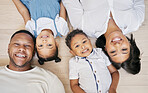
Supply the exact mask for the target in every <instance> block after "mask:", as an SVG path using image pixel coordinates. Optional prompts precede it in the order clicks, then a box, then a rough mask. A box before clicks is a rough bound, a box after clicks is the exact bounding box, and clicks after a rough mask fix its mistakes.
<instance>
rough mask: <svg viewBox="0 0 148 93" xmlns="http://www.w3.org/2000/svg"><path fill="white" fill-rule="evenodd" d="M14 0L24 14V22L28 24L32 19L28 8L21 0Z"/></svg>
mask: <svg viewBox="0 0 148 93" xmlns="http://www.w3.org/2000/svg"><path fill="white" fill-rule="evenodd" d="M12 1H13V3H14V4H15V6H16V8H17V10H18V11H19V13H20V14H21V15H22V17H23V19H24V22H25V24H26V23H27V21H28V20H31V17H30V14H29V11H28V9H27V8H26V7H25V6H24V4H23V3H22V2H21V1H20V0H12Z"/></svg>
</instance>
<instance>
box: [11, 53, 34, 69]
mask: <svg viewBox="0 0 148 93" xmlns="http://www.w3.org/2000/svg"><path fill="white" fill-rule="evenodd" d="M9 58H10V62H12V64H13V65H14V66H15V67H18V68H23V67H25V66H26V65H28V64H30V63H31V61H32V59H33V56H32V58H31V59H30V60H29V61H27V62H26V63H25V64H23V65H21V66H20V65H17V64H16V62H15V61H14V60H13V58H12V57H10V55H9Z"/></svg>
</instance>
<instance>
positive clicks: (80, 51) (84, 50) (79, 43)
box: [70, 34, 92, 57]
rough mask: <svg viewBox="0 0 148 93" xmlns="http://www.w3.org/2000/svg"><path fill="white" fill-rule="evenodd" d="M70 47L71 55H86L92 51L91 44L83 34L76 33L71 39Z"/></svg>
mask: <svg viewBox="0 0 148 93" xmlns="http://www.w3.org/2000/svg"><path fill="white" fill-rule="evenodd" d="M71 49H72V50H71V51H70V52H71V53H72V54H73V55H77V56H80V57H87V56H89V55H90V53H91V51H92V45H91V42H90V40H89V39H88V38H87V37H86V36H85V35H82V34H77V35H75V36H74V37H73V38H72V40H71Z"/></svg>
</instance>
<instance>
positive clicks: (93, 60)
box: [69, 48, 112, 93]
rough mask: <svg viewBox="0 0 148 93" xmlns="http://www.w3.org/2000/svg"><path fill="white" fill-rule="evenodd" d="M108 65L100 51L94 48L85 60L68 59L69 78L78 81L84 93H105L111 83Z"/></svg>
mask: <svg viewBox="0 0 148 93" xmlns="http://www.w3.org/2000/svg"><path fill="white" fill-rule="evenodd" d="M109 65H111V63H110V61H109V59H108V57H107V56H106V55H105V54H104V53H103V52H102V50H101V49H99V48H94V49H93V51H92V53H91V54H90V55H89V56H88V57H86V58H82V57H78V56H75V57H73V58H71V59H70V61H69V78H70V80H73V79H79V84H80V87H81V88H82V89H83V90H84V91H85V92H86V93H98V92H99V91H101V93H107V92H108V90H109V88H110V84H111V81H112V79H111V75H110V72H109V70H108V68H107V66H109ZM97 86H98V89H97Z"/></svg>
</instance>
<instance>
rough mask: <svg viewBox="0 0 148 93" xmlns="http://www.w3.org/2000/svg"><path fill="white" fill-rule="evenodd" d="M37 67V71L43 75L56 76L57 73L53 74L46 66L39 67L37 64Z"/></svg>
mask: <svg viewBox="0 0 148 93" xmlns="http://www.w3.org/2000/svg"><path fill="white" fill-rule="evenodd" d="M35 68H37V70H36V72H37V73H40V74H41V75H43V76H47V77H53V78H54V77H56V75H55V74H53V73H52V72H51V71H49V70H48V69H45V68H41V67H38V66H36V67H35Z"/></svg>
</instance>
